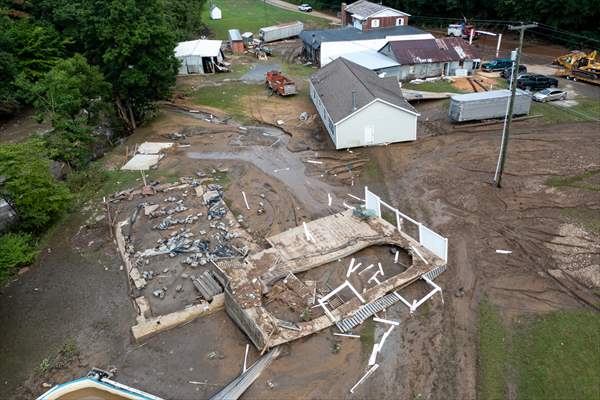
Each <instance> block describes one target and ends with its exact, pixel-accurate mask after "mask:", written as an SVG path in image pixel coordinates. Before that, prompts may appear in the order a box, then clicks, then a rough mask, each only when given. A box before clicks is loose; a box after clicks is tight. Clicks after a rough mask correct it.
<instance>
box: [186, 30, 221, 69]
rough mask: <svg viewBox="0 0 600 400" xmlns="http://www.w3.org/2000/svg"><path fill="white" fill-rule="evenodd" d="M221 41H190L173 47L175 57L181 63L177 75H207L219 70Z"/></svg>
mask: <svg viewBox="0 0 600 400" xmlns="http://www.w3.org/2000/svg"><path fill="white" fill-rule="evenodd" d="M222 43H223V42H222V41H221V40H204V39H200V40H190V41H188V42H180V43H178V44H177V47H175V57H176V58H177V59H178V60H179V61H180V62H181V65H180V66H179V75H189V74H208V73H213V72H217V71H219V70H220V69H221V67H220V66H219V64H221V63H222V62H223V51H222V50H221V45H222Z"/></svg>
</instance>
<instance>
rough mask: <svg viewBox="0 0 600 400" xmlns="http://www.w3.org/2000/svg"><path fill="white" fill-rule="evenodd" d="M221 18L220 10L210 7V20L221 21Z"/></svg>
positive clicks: (214, 6)
mask: <svg viewBox="0 0 600 400" xmlns="http://www.w3.org/2000/svg"><path fill="white" fill-rule="evenodd" d="M221 18H223V15H222V13H221V9H220V8H219V7H217V6H216V5H214V4H213V5H211V6H210V19H221Z"/></svg>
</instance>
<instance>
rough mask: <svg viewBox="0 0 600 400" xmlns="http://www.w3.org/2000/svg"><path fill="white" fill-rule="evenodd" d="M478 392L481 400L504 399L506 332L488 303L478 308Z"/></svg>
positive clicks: (483, 303) (485, 302)
mask: <svg viewBox="0 0 600 400" xmlns="http://www.w3.org/2000/svg"><path fill="white" fill-rule="evenodd" d="M478 331H479V357H478V365H479V368H478V374H479V379H478V385H477V386H478V388H477V389H478V392H479V398H481V399H489V400H495V399H504V398H506V377H505V369H506V366H507V356H508V355H507V353H506V348H505V345H506V343H505V339H506V332H505V328H504V326H503V325H502V321H501V320H500V316H499V315H498V312H497V311H496V309H495V308H494V307H493V305H492V304H490V303H489V302H488V301H484V302H482V303H481V304H480V307H479V325H478Z"/></svg>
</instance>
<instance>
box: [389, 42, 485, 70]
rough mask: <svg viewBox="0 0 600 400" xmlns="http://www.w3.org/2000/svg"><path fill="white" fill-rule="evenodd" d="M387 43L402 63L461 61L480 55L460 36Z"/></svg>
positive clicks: (397, 59)
mask: <svg viewBox="0 0 600 400" xmlns="http://www.w3.org/2000/svg"><path fill="white" fill-rule="evenodd" d="M387 45H389V46H390V48H391V50H392V53H393V54H394V57H395V59H396V61H398V62H399V63H400V64H402V65H413V64H427V63H434V62H447V61H460V60H464V59H474V58H477V57H478V56H477V52H476V50H475V48H474V47H473V46H471V45H469V44H468V43H467V42H465V41H464V40H463V39H460V38H442V39H430V40H391V41H390V42H389V43H388V44H387ZM387 45H386V46H387Z"/></svg>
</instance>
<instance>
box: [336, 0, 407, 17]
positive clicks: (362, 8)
mask: <svg viewBox="0 0 600 400" xmlns="http://www.w3.org/2000/svg"><path fill="white" fill-rule="evenodd" d="M385 10H391V11H395V12H397V13H399V14H402V15H405V16H410V14H407V13H405V12H402V11H398V10H396V9H394V8H391V7H386V6H384V5H382V4H377V3H371V2H370V1H367V0H358V1H356V2H354V3H352V4H350V5H348V6H346V11H347V12H349V13H350V14H358V15H359V16H360V17H362V18H368V17H370V16H371V15H373V14H376V13H378V12H381V11H385Z"/></svg>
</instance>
